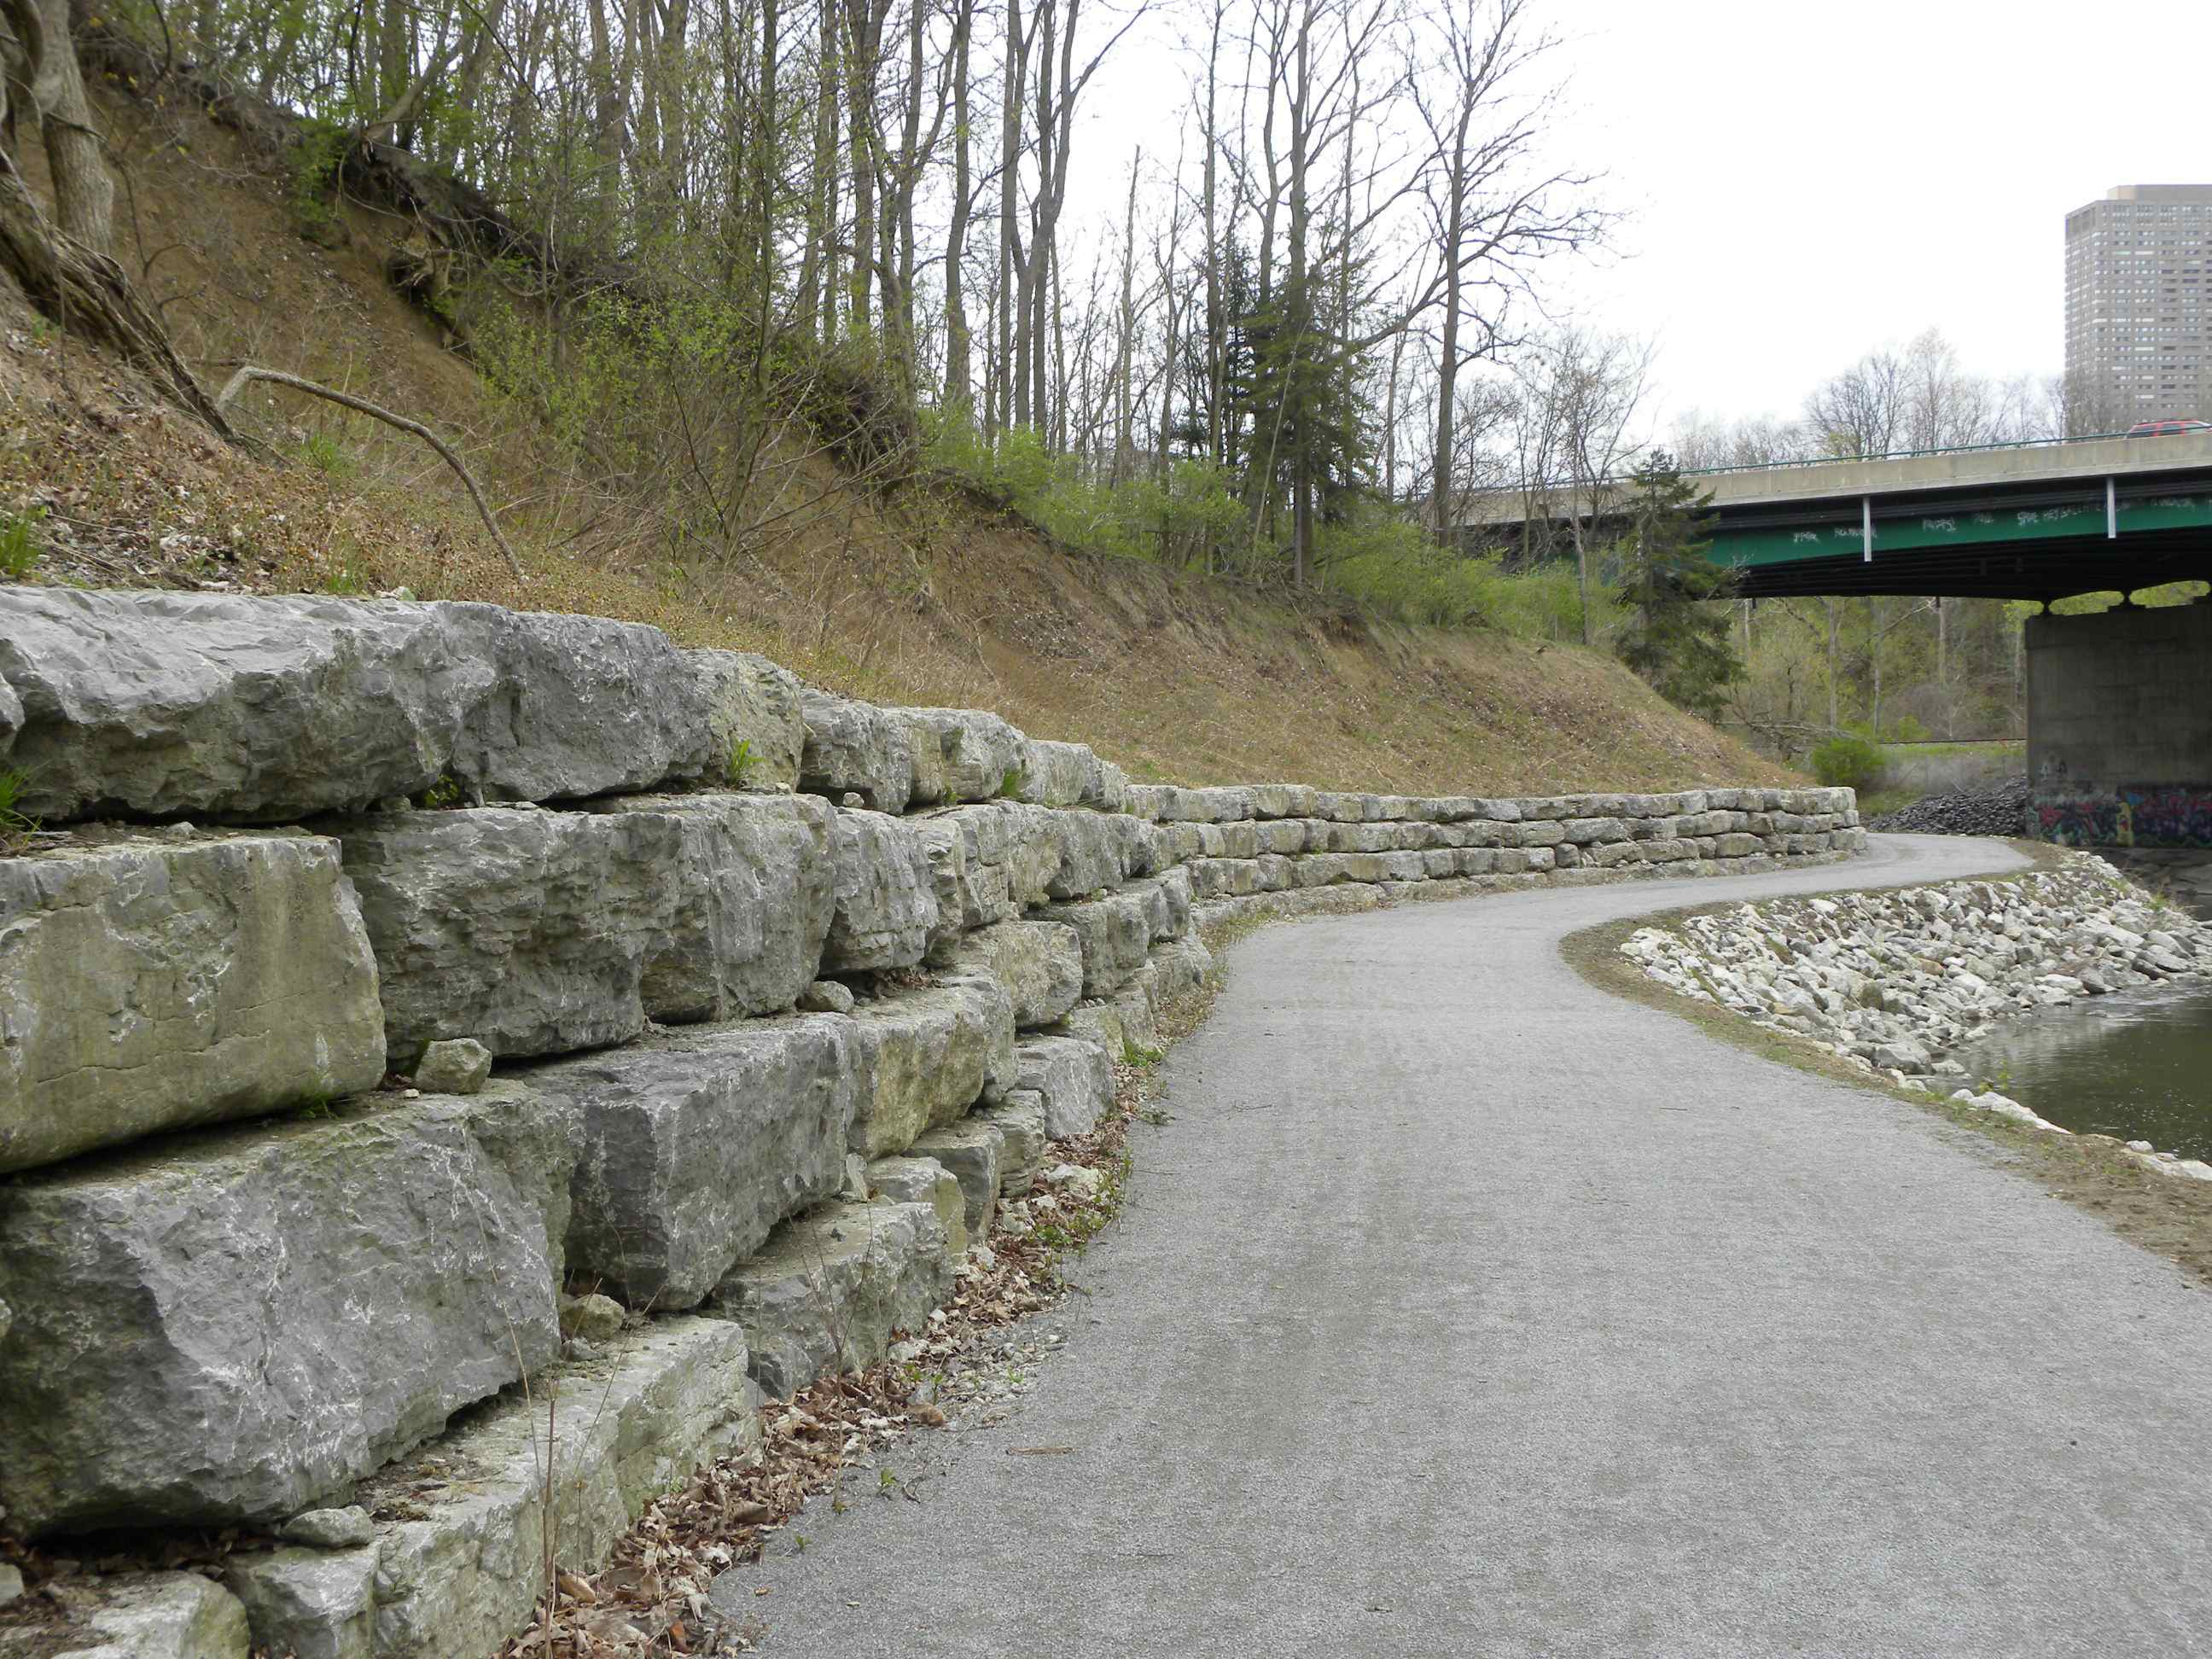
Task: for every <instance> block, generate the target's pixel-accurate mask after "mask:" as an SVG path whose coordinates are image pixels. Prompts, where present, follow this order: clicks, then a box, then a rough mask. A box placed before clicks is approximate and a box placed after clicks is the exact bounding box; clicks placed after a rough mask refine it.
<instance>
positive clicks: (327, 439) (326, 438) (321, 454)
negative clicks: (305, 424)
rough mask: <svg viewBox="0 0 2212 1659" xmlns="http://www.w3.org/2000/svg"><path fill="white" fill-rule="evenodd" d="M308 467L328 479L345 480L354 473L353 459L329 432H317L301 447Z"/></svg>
mask: <svg viewBox="0 0 2212 1659" xmlns="http://www.w3.org/2000/svg"><path fill="white" fill-rule="evenodd" d="M301 453H303V454H305V455H306V456H307V465H310V466H312V467H313V468H314V469H315V471H318V472H319V473H321V474H322V475H323V476H324V477H328V478H343V477H347V476H348V475H349V474H350V473H351V472H352V471H353V457H352V456H350V455H349V454H347V453H346V452H345V446H344V445H343V444H341V443H340V442H339V441H337V439H336V438H333V437H332V436H331V435H330V434H329V433H327V432H317V433H314V434H313V435H310V436H309V438H308V439H307V442H306V443H305V444H304V445H302V446H301Z"/></svg>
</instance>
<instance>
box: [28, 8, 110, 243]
mask: <svg viewBox="0 0 2212 1659" xmlns="http://www.w3.org/2000/svg"><path fill="white" fill-rule="evenodd" d="M36 4H37V12H36V15H37V17H38V22H39V32H40V36H41V46H40V50H39V52H38V53H37V55H36V57H35V58H34V59H33V61H34V62H35V64H36V68H35V70H34V71H33V75H32V78H31V96H32V97H33V99H34V100H36V101H37V103H38V106H39V136H40V138H41V139H43V140H44V141H45V143H46V167H47V170H48V172H50V173H52V175H53V181H54V222H55V223H56V224H57V225H58V226H59V228H60V229H61V232H62V234H64V236H67V237H70V239H71V240H75V241H76V242H79V243H82V245H83V246H86V247H88V248H89V249H91V251H92V252H94V253H99V254H105V253H106V252H107V249H108V243H109V241H110V240H111V236H112V218H113V213H114V204H115V181H114V180H113V179H110V178H109V177H108V176H107V162H106V160H105V158H103V157H102V155H101V154H100V134H99V133H98V132H96V131H94V129H93V125H92V106H90V105H89V104H88V103H87V102H86V101H85V96H84V75H83V72H82V70H80V69H79V68H78V67H77V61H76V42H75V40H74V39H73V38H72V37H71V35H70V9H69V0H36ZM27 9H28V8H27V7H25V8H21V9H11V10H13V11H14V15H15V21H16V23H17V27H18V31H19V33H20V31H21V25H22V22H23V21H25V15H26V13H27Z"/></svg>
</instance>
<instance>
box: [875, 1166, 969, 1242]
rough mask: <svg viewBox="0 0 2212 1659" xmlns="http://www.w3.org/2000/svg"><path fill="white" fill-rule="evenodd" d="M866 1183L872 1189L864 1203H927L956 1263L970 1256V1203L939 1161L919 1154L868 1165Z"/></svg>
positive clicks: (957, 1183) (949, 1172) (948, 1171)
mask: <svg viewBox="0 0 2212 1659" xmlns="http://www.w3.org/2000/svg"><path fill="white" fill-rule="evenodd" d="M866 1184H867V1187H868V1188H869V1190H868V1191H867V1192H865V1193H863V1194H860V1202H862V1203H865V1202H866V1201H867V1200H868V1199H869V1198H870V1197H876V1198H883V1199H888V1200H890V1202H892V1203H894V1204H927V1205H928V1206H929V1207H930V1208H931V1209H933V1210H934V1211H936V1212H937V1223H938V1225H939V1226H940V1227H942V1228H944V1229H945V1251H946V1253H947V1254H948V1255H951V1257H952V1258H953V1259H954V1260H955V1261H957V1260H959V1259H960V1258H961V1257H962V1256H964V1255H967V1254H968V1240H969V1231H968V1200H967V1199H966V1198H965V1196H963V1194H962V1193H961V1190H960V1183H959V1182H958V1181H957V1180H956V1179H954V1177H953V1175H952V1172H951V1170H947V1169H946V1168H945V1166H944V1165H943V1164H939V1162H938V1161H937V1160H936V1159H935V1158H925V1157H923V1156H921V1155H920V1154H919V1153H917V1154H915V1156H913V1157H908V1158H878V1159H877V1160H876V1161H875V1162H874V1163H872V1164H869V1165H868V1169H867V1183H866ZM975 1236H976V1237H981V1234H977V1235H975Z"/></svg>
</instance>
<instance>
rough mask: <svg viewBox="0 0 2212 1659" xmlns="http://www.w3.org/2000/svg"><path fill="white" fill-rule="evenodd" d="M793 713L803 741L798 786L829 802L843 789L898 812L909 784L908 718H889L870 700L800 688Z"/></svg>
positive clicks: (911, 758)
mask: <svg viewBox="0 0 2212 1659" xmlns="http://www.w3.org/2000/svg"><path fill="white" fill-rule="evenodd" d="M799 714H800V716H801V718H802V719H803V720H805V726H806V744H805V749H804V750H803V751H802V753H801V755H800V757H799V787H800V788H802V789H806V790H811V791H812V792H813V793H816V794H821V795H827V796H829V798H830V799H832V800H838V799H842V798H843V797H844V796H845V795H846V794H847V793H848V792H849V793H854V794H857V795H859V796H860V798H861V799H863V800H864V801H866V803H867V805H869V806H870V807H871V808H872V809H873V810H874V811H878V812H903V811H906V807H907V798H908V793H909V792H910V791H911V790H912V789H913V787H914V779H915V763H914V751H913V731H914V727H913V725H912V723H911V722H909V721H908V720H898V719H893V718H892V717H891V716H890V714H888V713H887V712H886V711H884V709H881V708H877V707H876V706H875V704H873V703H872V702H859V701H858V700H856V699H854V698H851V697H839V696H831V695H830V694H829V692H827V691H817V690H811V689H809V690H805V691H802V692H801V693H800V694H799Z"/></svg>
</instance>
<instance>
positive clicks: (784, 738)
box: [684, 651, 806, 790]
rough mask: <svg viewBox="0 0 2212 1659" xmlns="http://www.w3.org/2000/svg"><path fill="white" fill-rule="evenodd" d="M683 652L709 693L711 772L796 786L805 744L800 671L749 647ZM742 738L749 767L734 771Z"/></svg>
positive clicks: (770, 785)
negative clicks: (793, 669)
mask: <svg viewBox="0 0 2212 1659" xmlns="http://www.w3.org/2000/svg"><path fill="white" fill-rule="evenodd" d="M684 661H685V662H686V663H687V664H688V665H689V666H690V670H691V671H692V673H693V674H695V675H696V676H697V677H698V680H699V686H700V690H701V693H702V696H704V697H705V699H706V704H707V732H708V759H709V762H710V764H709V766H708V772H707V775H708V776H709V777H712V778H717V779H719V780H720V781H722V782H725V783H726V784H728V785H730V786H731V787H739V786H742V787H744V788H747V789H780V790H791V789H796V788H797V787H799V757H801V756H802V755H803V754H805V750H806V717H805V714H803V713H801V712H800V708H799V676H798V675H796V674H794V673H793V672H792V671H790V670H789V669H788V668H785V667H783V666H781V665H779V664H776V663H772V662H770V661H769V659H767V658H766V657H757V656H755V655H753V654H752V653H750V652H749V651H686V652H685V653H684ZM739 744H744V750H743V754H744V772H743V775H739V776H732V775H731V773H730V763H731V761H732V757H735V756H737V755H738V753H739V750H738V745H739Z"/></svg>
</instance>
